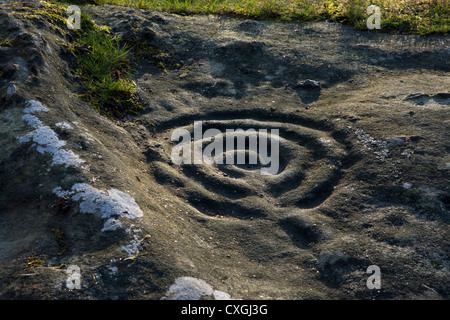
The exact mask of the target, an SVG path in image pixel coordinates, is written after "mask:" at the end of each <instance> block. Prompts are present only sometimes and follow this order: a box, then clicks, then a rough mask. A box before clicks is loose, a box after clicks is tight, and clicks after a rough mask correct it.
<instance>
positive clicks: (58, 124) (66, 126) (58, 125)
mask: <svg viewBox="0 0 450 320" xmlns="http://www.w3.org/2000/svg"><path fill="white" fill-rule="evenodd" d="M55 126H57V127H59V128H62V129H66V130H73V127H72V126H71V125H70V124H68V123H67V122H64V121H63V122H58V123H55Z"/></svg>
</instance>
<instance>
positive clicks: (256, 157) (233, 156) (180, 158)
mask: <svg viewBox="0 0 450 320" xmlns="http://www.w3.org/2000/svg"><path fill="white" fill-rule="evenodd" d="M224 136H225V139H224ZM180 140H181V141H180ZM171 141H172V142H179V143H178V144H177V145H176V146H174V147H173V148H172V152H171V160H172V162H173V163H174V164H177V165H181V164H191V163H193V164H208V165H212V164H224V161H225V163H226V164H236V163H237V164H240V165H243V164H249V165H255V164H258V162H259V164H260V165H261V169H260V173H261V175H275V174H277V173H278V171H279V166H280V161H279V155H280V150H279V149H280V137H279V129H270V134H269V133H268V132H267V129H259V130H258V131H256V130H255V129H253V128H249V129H247V130H243V129H226V130H225V134H224V133H223V132H222V131H220V130H219V129H216V128H209V129H207V130H206V131H205V132H203V123H202V121H194V137H193V138H192V136H191V132H189V131H188V130H187V129H184V128H178V129H175V130H174V131H173V132H172V135H171ZM269 149H270V154H269Z"/></svg>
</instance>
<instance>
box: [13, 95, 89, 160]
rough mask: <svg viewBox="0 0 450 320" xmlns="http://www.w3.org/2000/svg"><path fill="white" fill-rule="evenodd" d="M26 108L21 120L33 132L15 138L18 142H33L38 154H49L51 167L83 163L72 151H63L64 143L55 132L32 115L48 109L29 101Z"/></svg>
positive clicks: (36, 102) (38, 103)
mask: <svg viewBox="0 0 450 320" xmlns="http://www.w3.org/2000/svg"><path fill="white" fill-rule="evenodd" d="M26 104H27V107H26V108H25V109H24V110H23V112H24V113H25V114H24V115H23V116H22V119H23V120H24V121H25V122H26V123H27V124H28V125H29V126H31V127H33V128H34V131H31V132H29V133H27V134H26V135H25V136H22V137H17V139H18V140H19V142H21V143H24V142H30V141H32V142H34V143H35V145H36V150H37V151H38V152H39V153H42V154H45V153H48V154H51V155H52V158H53V161H52V166H53V165H64V166H65V167H66V168H67V167H69V166H78V165H80V164H81V163H84V162H85V161H84V160H82V159H80V157H79V156H78V155H76V154H75V153H74V152H73V151H72V150H65V149H63V147H64V146H65V145H66V142H65V141H63V140H60V139H59V138H58V135H57V134H56V132H55V131H53V130H52V129H51V128H50V127H48V126H46V125H44V124H43V123H42V121H41V120H39V118H37V117H36V116H34V115H32V114H31V113H34V112H42V111H44V112H47V111H48V109H47V108H45V107H44V106H43V105H42V104H41V103H40V102H38V101H34V100H30V101H27V102H26Z"/></svg>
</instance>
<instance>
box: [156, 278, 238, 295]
mask: <svg viewBox="0 0 450 320" xmlns="http://www.w3.org/2000/svg"><path fill="white" fill-rule="evenodd" d="M205 296H211V297H213V298H214V299H215V300H230V299H231V296H230V295H229V294H228V293H226V292H223V291H218V290H214V289H213V288H212V287H211V286H210V285H209V284H208V283H206V281H204V280H201V279H197V278H193V277H180V278H177V279H176V280H175V283H174V284H173V285H172V286H171V287H170V288H169V290H168V291H167V292H166V294H165V296H164V297H163V298H162V299H161V300H199V299H200V298H201V297H205Z"/></svg>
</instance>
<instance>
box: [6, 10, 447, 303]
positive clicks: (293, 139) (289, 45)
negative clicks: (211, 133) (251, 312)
mask: <svg viewBox="0 0 450 320" xmlns="http://www.w3.org/2000/svg"><path fill="white" fill-rule="evenodd" d="M40 5H42V4H33V3H30V4H27V6H34V7H36V6H37V8H39V6H40ZM21 10H22V11H21ZM83 10H86V11H88V12H89V13H90V14H91V16H92V18H93V19H94V20H96V21H97V23H99V24H104V25H109V26H111V27H112V28H111V31H112V32H114V33H116V34H121V35H123V37H124V39H128V40H130V39H134V40H135V41H140V42H142V43H146V44H147V45H148V46H152V47H153V48H154V49H155V50H158V52H160V53H161V54H160V55H159V56H157V57H155V50H153V51H152V52H151V54H150V53H145V52H144V53H143V55H142V56H141V57H140V58H139V64H138V68H137V72H136V74H135V75H134V81H135V82H136V84H137V87H138V94H139V97H140V98H141V100H142V101H144V102H145V105H146V108H145V110H144V112H143V114H142V115H141V116H140V117H130V118H129V119H128V120H129V125H127V126H124V127H120V126H117V125H115V124H114V123H113V122H111V121H110V120H108V119H106V118H104V117H102V116H100V115H99V114H97V113H96V112H95V111H94V109H93V108H92V107H91V106H90V105H88V104H87V103H85V102H83V101H81V100H80V99H78V98H77V97H76V95H75V94H74V93H81V92H82V86H81V84H80V82H79V79H78V78H77V76H76V59H75V57H74V56H73V55H72V53H71V51H70V50H69V49H68V48H67V47H66V46H65V45H64V44H65V43H66V42H67V41H69V40H70V33H65V32H64V30H62V31H61V27H58V26H54V25H52V24H51V23H49V22H48V21H47V20H45V19H44V18H42V17H41V18H40V17H33V18H24V17H23V16H21V15H20V13H21V12H23V11H26V9H20V8H19V7H13V6H12V5H10V4H4V5H2V6H1V11H0V35H1V36H2V37H3V38H9V39H11V40H12V41H11V46H3V47H0V57H1V60H0V72H1V78H0V90H1V96H0V99H1V105H0V124H1V125H0V141H1V146H2V152H1V153H0V181H1V183H0V265H1V270H2V271H1V276H0V296H1V297H2V298H3V299H9V298H33V299H55V298H56V299H59V298H68V299H72V298H81V299H105V298H106V299H199V298H202V297H204V296H210V297H212V298H216V299H227V298H230V297H231V298H242V299H260V298H266V299H275V298H282V299H311V298H312V299H335V298H349V299H355V298H356V299H369V298H380V299H391V298H405V299H417V298H433V299H434V298H445V299H448V298H449V288H448V285H447V284H448V283H449V273H448V269H449V261H448V253H449V252H450V246H449V241H448V239H449V226H448V223H449V221H450V218H449V217H450V216H449V214H450V190H449V186H448V181H449V178H450V176H449V170H450V158H449V156H448V151H449V148H450V145H449V135H448V132H449V121H450V120H449V119H450V117H449V115H450V109H449V103H450V99H449V91H448V90H449V87H450V81H449V78H448V72H449V65H448V61H449V58H450V57H449V51H448V38H446V37H439V36H434V37H427V38H419V37H416V36H402V35H385V34H381V33H365V32H356V31H354V30H352V29H351V28H348V27H345V26H342V25H337V24H331V23H327V22H319V23H313V24H308V25H302V24H281V23H271V22H257V21H242V20H234V19H229V18H224V17H215V16H190V17H181V16H176V15H169V14H163V13H155V12H147V11H142V10H132V9H128V8H120V7H113V6H101V7H86V8H83ZM155 60H156V63H155ZM194 121H202V125H203V131H202V132H205V130H207V129H218V130H219V131H221V132H226V130H227V129H234V130H235V129H238V128H240V129H243V130H248V129H255V130H256V131H258V130H264V129H266V130H268V131H270V130H272V129H278V130H279V137H280V157H279V159H280V161H279V162H280V163H279V168H278V171H277V174H275V175H265V176H264V175H261V174H260V169H261V167H260V166H258V165H226V164H223V165H221V164H212V165H206V164H183V165H177V164H175V163H173V161H172V160H171V152H172V150H173V147H174V146H175V145H176V142H172V141H171V135H172V133H173V132H174V131H175V130H176V129H185V131H187V132H189V133H193V131H194V130H195V129H194ZM149 122H151V123H152V124H153V125H147V126H144V125H143V124H148V123H149ZM259 132H261V131H259ZM71 265H74V266H77V267H78V268H79V271H80V272H81V278H80V287H79V288H75V289H74V288H72V289H70V286H68V285H67V279H68V273H67V270H70V269H69V266H71ZM371 265H377V266H379V267H380V270H381V279H382V280H381V281H382V282H381V289H369V288H368V287H367V284H366V280H367V279H368V277H369V276H370V275H369V274H367V273H366V270H367V268H368V267H369V266H371Z"/></svg>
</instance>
